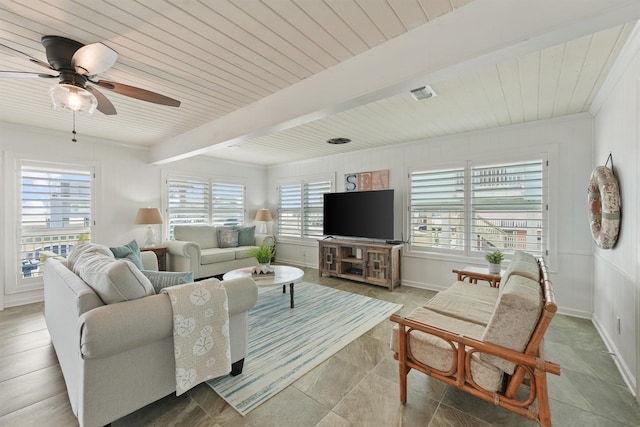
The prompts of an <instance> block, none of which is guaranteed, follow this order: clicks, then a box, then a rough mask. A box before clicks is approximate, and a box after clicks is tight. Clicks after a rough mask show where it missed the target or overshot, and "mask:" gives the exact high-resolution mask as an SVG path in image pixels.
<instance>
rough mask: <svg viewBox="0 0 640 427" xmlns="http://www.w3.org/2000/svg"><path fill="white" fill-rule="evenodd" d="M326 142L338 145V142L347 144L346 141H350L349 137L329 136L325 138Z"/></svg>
mask: <svg viewBox="0 0 640 427" xmlns="http://www.w3.org/2000/svg"><path fill="white" fill-rule="evenodd" d="M327 142H328V143H329V144H335V145H339V144H347V143H349V142H351V140H350V139H349V138H331V139H329V140H327Z"/></svg>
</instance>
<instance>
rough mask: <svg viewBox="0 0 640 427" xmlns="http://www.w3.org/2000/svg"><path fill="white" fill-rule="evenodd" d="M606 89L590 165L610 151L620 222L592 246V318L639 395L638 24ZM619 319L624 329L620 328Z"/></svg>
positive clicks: (597, 107) (598, 162)
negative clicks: (606, 242)
mask: <svg viewBox="0 0 640 427" xmlns="http://www.w3.org/2000/svg"><path fill="white" fill-rule="evenodd" d="M606 85H607V89H608V90H607V91H606V92H604V94H603V96H602V97H601V98H602V99H601V102H599V103H598V104H597V105H595V106H594V115H595V119H594V150H593V159H592V167H595V166H600V165H604V163H605V161H606V158H607V156H608V155H609V153H611V154H612V156H613V166H614V167H613V171H614V174H615V176H616V178H617V179H618V183H619V186H620V196H621V199H622V203H621V211H622V214H621V224H620V235H619V238H618V242H617V244H616V245H615V246H614V248H613V249H611V250H602V249H599V248H597V247H595V249H594V267H593V276H594V301H595V304H594V313H593V321H594V324H595V325H596V327H597V328H598V330H599V332H600V334H601V335H602V337H603V338H604V340H605V342H606V343H607V345H608V346H609V348H610V350H611V351H612V352H613V353H615V356H616V357H615V360H616V362H617V363H618V366H619V368H620V370H621V372H622V374H623V376H624V377H625V380H627V382H628V384H629V385H630V387H631V388H632V390H636V396H640V393H639V392H640V389H639V385H638V382H637V378H638V371H639V370H640V342H639V341H640V339H639V338H638V334H639V333H640V283H639V281H638V277H639V275H640V258H639V257H640V236H639V235H638V233H639V230H638V215H639V213H640V198H639V197H638V184H639V183H640V170H639V166H640V150H638V143H639V142H640V141H639V140H638V138H639V128H638V127H639V126H640V34H639V31H638V27H636V29H635V30H634V33H632V36H631V37H630V40H629V42H628V43H627V45H626V46H625V48H624V50H623V53H622V54H621V56H620V58H619V59H618V61H617V63H616V65H615V67H614V70H613V71H612V72H611V73H610V75H609V76H608V81H607V82H606ZM618 319H620V321H619V322H620V329H619V330H618Z"/></svg>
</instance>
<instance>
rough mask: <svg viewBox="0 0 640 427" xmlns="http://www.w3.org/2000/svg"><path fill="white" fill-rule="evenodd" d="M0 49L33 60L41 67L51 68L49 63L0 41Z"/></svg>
mask: <svg viewBox="0 0 640 427" xmlns="http://www.w3.org/2000/svg"><path fill="white" fill-rule="evenodd" d="M0 51H3V52H5V53H8V54H9V55H12V56H21V57H23V58H27V59H28V60H29V61H31V62H33V63H34V64H37V65H40V66H41V67H44V68H47V69H49V70H53V68H51V65H49V64H48V63H46V62H44V61H41V60H39V59H38V58H34V57H33V56H31V55H27V54H26V53H24V52H20V51H19V50H17V49H14V48H12V47H9V46H6V45H3V44H2V43H0Z"/></svg>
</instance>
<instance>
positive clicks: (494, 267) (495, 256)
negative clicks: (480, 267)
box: [484, 250, 504, 274]
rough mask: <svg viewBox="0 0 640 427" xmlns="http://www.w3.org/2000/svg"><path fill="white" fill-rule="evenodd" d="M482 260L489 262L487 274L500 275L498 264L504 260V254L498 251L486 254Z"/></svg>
mask: <svg viewBox="0 0 640 427" xmlns="http://www.w3.org/2000/svg"><path fill="white" fill-rule="evenodd" d="M484 259H486V260H487V261H488V262H489V273H491V274H500V264H502V261H503V260H504V254H503V253H502V252H500V251H499V250H495V251H492V252H488V253H487V254H486V255H485V256H484Z"/></svg>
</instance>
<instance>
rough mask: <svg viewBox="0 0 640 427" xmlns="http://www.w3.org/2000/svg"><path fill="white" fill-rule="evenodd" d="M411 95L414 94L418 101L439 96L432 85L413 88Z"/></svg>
mask: <svg viewBox="0 0 640 427" xmlns="http://www.w3.org/2000/svg"><path fill="white" fill-rule="evenodd" d="M411 96H413V99H415V100H416V101H422V100H423V99H427V98H432V97H434V96H438V94H437V93H436V91H435V90H433V89H432V88H431V86H429V85H426V86H422V87H419V88H416V89H413V90H411Z"/></svg>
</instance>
